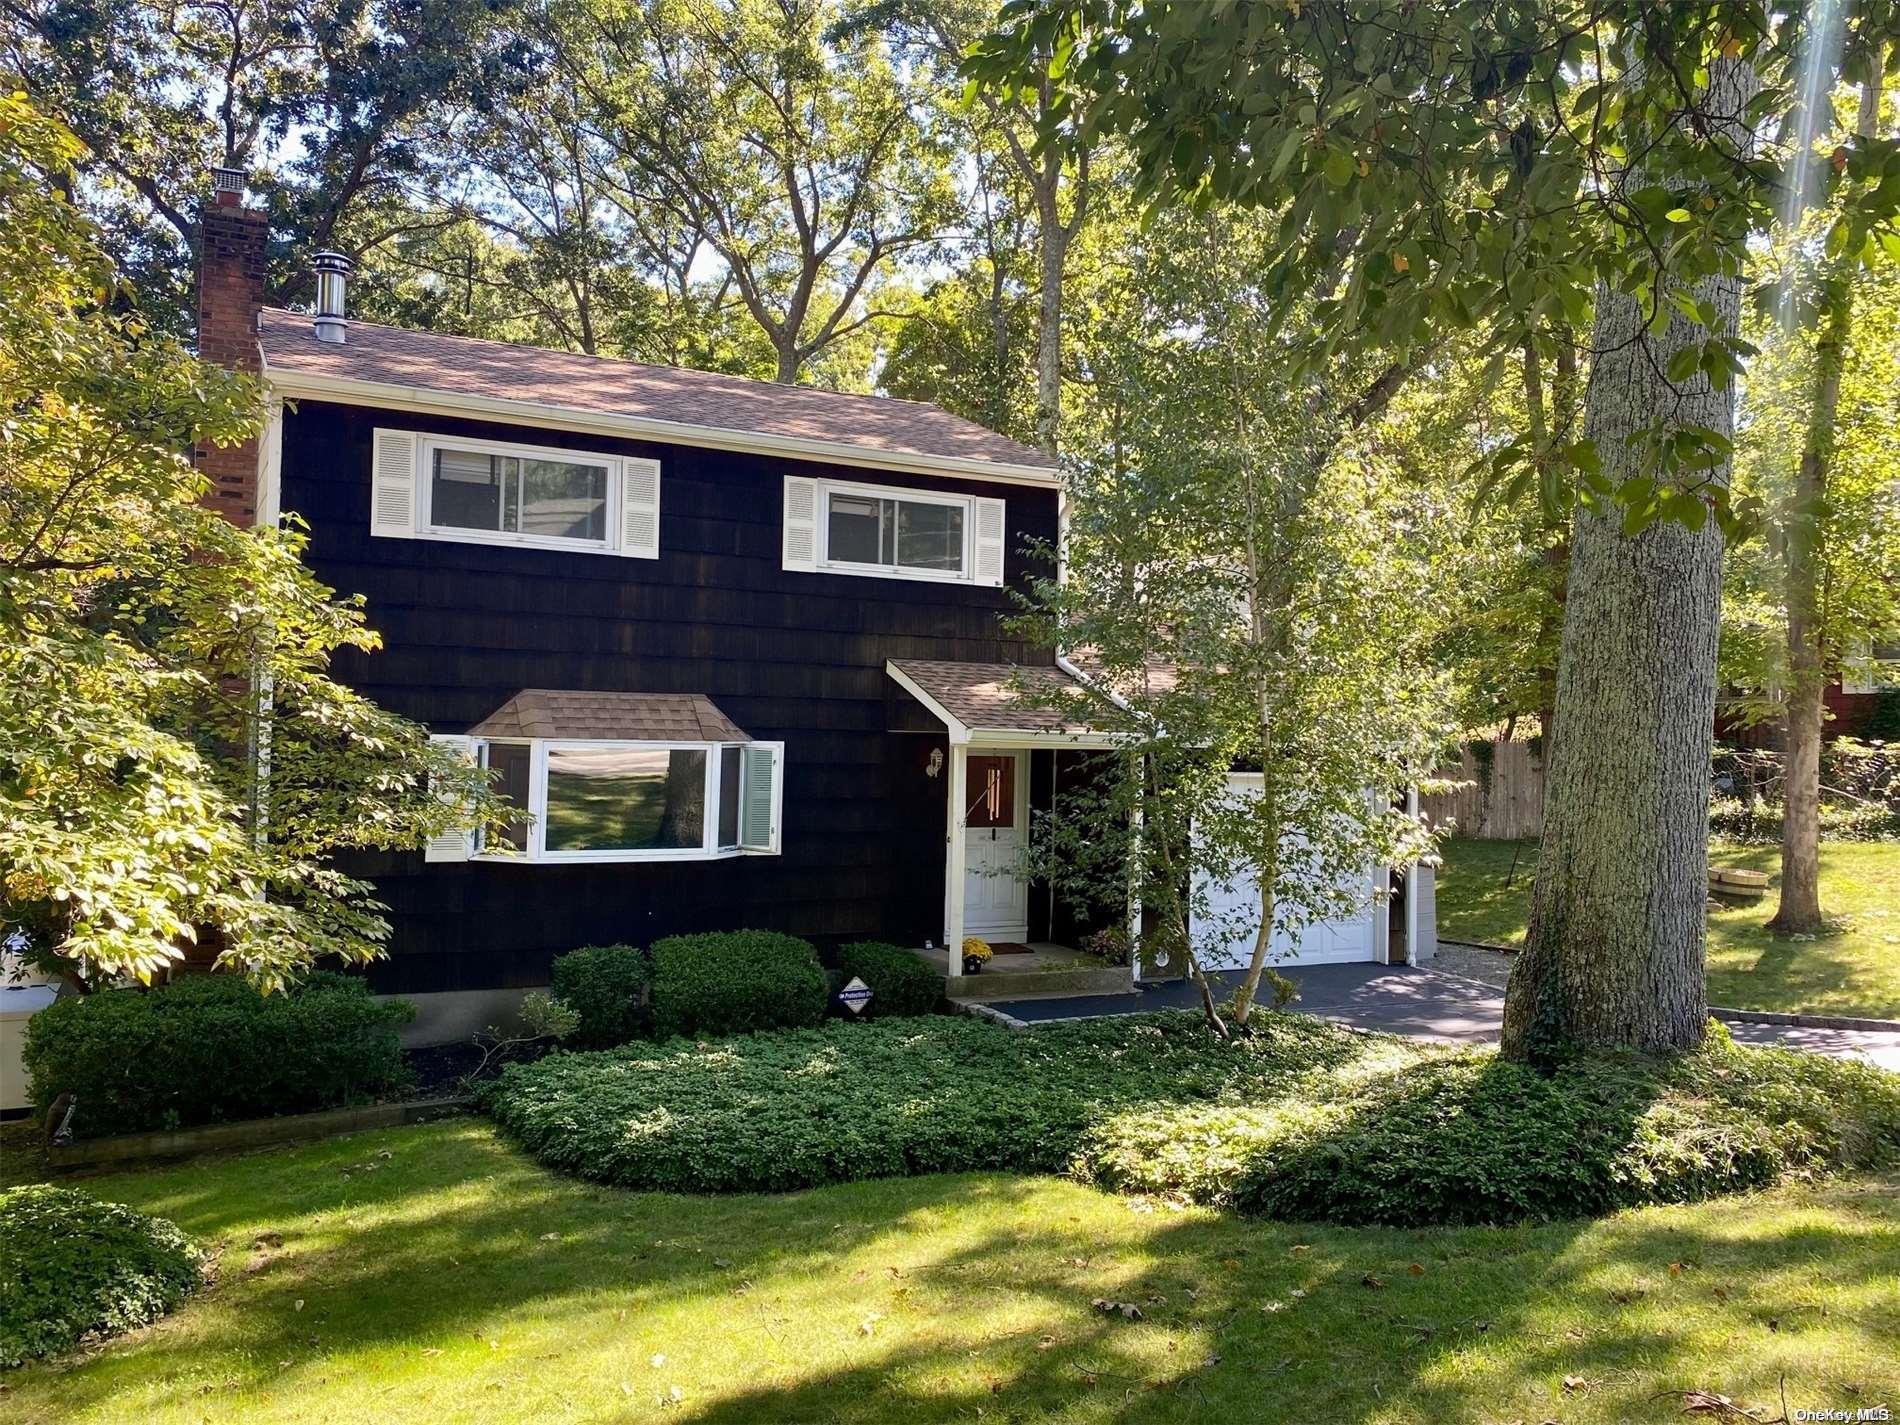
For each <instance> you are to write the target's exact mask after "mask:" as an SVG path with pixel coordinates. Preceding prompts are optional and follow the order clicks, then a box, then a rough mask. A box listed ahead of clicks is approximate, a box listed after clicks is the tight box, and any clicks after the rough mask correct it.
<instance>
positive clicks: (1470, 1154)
mask: <svg viewBox="0 0 1900 1425" xmlns="http://www.w3.org/2000/svg"><path fill="white" fill-rule="evenodd" d="M486 1104H487V1107H488V1109H489V1111H490V1112H491V1113H492V1114H493V1115H494V1117H495V1118H496V1120H497V1121H498V1122H499V1123H500V1124H501V1125H502V1127H503V1128H504V1129H505V1130H506V1131H507V1132H508V1133H509V1134H511V1135H512V1136H513V1137H514V1138H516V1139H517V1140H518V1141H519V1142H520V1143H521V1144H522V1145H523V1146H524V1147H526V1148H527V1149H528V1150H529V1151H530V1152H532V1153H533V1154H534V1155H535V1156H536V1157H537V1158H539V1159H540V1160H541V1161H542V1162H543V1163H545V1164H547V1165H548V1166H550V1167H554V1168H558V1169H560V1170H562V1171H564V1172H569V1173H574V1174H576V1175H578V1176H581V1177H584V1178H589V1179H593V1180H595V1181H599V1182H606V1183H612V1184H615V1185H617V1186H620V1187H628V1188H640V1189H649V1190H669V1191H686V1192H758V1191H785V1190H790V1189H796V1188H806V1187H812V1186H816V1185H819V1184H823V1183H831V1182H843V1181H851V1180H855V1179H862V1178H879V1177H898V1176H905V1175H915V1174H923V1173H935V1172H960V1171H973V1170H986V1171H987V1170H998V1169H1003V1170H1013V1171H1019V1172H1032V1173H1036V1172H1067V1173H1070V1174H1072V1175H1073V1176H1075V1177H1077V1178H1080V1179H1082V1180H1084V1181H1089V1182H1094V1183H1097V1184H1100V1185H1103V1186H1108V1187H1115V1188H1120V1189H1124V1190H1132V1191H1139V1192H1149V1193H1158V1194H1164V1195H1171V1196H1175V1197H1179V1198H1183V1199H1188V1200H1192V1201H1196V1202H1200V1203H1207V1204H1213V1205H1217V1206H1235V1207H1239V1208H1242V1209H1245V1210H1248V1211H1251V1212H1257V1213H1260V1214H1263V1215H1267V1216H1273V1217H1280V1218H1289V1219H1313V1220H1318V1219H1324V1220H1329V1221H1335V1222H1350V1223H1361V1222H1384V1223H1395V1224H1421V1223H1433V1222H1506V1221H1517V1220H1522V1219H1527V1218H1529V1219H1536V1218H1555V1217H1566V1216H1575V1215H1579V1214H1594V1213H1600V1212H1605V1211H1609V1210H1612V1209H1614V1208H1617V1207H1622V1206H1627V1205H1631V1204H1635V1203H1642V1202H1656V1201H1686V1200H1690V1199H1693V1198H1698V1197H1705V1196H1709V1195H1711V1194H1714V1193H1718V1192H1723V1191H1728V1190H1733V1189H1736V1188H1742V1187H1755V1186H1761V1185H1763V1184H1767V1183H1771V1182H1774V1181H1777V1180H1778V1179H1780V1178H1783V1177H1785V1176H1789V1175H1792V1174H1797V1173H1808V1172H1816V1173H1825V1172H1829V1171H1836V1170H1843V1169H1853V1168H1862V1167H1879V1166H1882V1165H1884V1164H1887V1163H1890V1162H1893V1161H1894V1160H1895V1158H1896V1155H1900V1076H1895V1075H1891V1074H1887V1073H1884V1072H1882V1071H1880V1070H1877V1069H1873V1068H1871V1067H1868V1066H1866V1065H1862V1064H1858V1063H1849V1062H1842V1061H1836V1060H1829V1059H1823V1058H1820V1057H1818V1056H1812V1055H1803V1054H1795V1053H1789V1052H1785V1051H1769V1050H1755V1049H1738V1048H1736V1047H1735V1046H1733V1045H1732V1044H1729V1043H1728V1042H1726V1036H1724V1035H1722V1034H1720V1033H1719V1031H1718V1032H1717V1033H1716V1034H1715V1035H1714V1037H1713V1041H1712V1042H1711V1044H1710V1046H1709V1047H1708V1048H1707V1049H1706V1050H1704V1051H1703V1052H1700V1053H1697V1054H1693V1055H1689V1056H1685V1057H1683V1058H1681V1059H1680V1060H1675V1061H1667V1062H1654V1061H1645V1060H1639V1059H1635V1058H1615V1057H1604V1056H1598V1057H1593V1058H1588V1059H1579V1060H1577V1061H1575V1062H1573V1063H1570V1064H1567V1065H1565V1066H1564V1067H1563V1068H1562V1069H1561V1070H1560V1071H1559V1072H1558V1073H1557V1074H1556V1075H1555V1076H1553V1077H1549V1078H1545V1077H1542V1076H1540V1075H1539V1074H1537V1073H1536V1072H1534V1071H1533V1070H1531V1069H1528V1068H1526V1067H1523V1066H1520V1065H1515V1064H1511V1063H1508V1062H1505V1061H1502V1060H1500V1059H1498V1058H1497V1057H1496V1056H1495V1055H1493V1054H1491V1053H1489V1052H1487V1051H1478V1050H1461V1049H1451V1048H1446V1047H1441V1046H1432V1045H1426V1044H1421V1043H1417V1042H1406V1041H1399V1040H1394V1039H1388V1038H1384V1037H1380V1036H1370V1035H1363V1034H1357V1033H1354V1032H1352V1031H1350V1030H1347V1029H1343V1028H1340V1027H1338V1026H1335V1025H1330V1024H1326V1023H1323V1022H1321V1021H1318V1020H1314V1019H1310V1018H1307V1017H1304V1016H1290V1015H1277V1016H1272V1017H1269V1018H1268V1019H1266V1021H1265V1022H1264V1023H1262V1024H1261V1025H1260V1026H1258V1027H1257V1028H1253V1029H1251V1030H1248V1031H1246V1032H1243V1033H1240V1034H1238V1035H1237V1036H1236V1037H1235V1038H1234V1039H1233V1040H1232V1041H1229V1042H1222V1041H1220V1040H1217V1039H1215V1038H1213V1037H1211V1036H1210V1035H1209V1034H1208V1033H1207V1032H1206V1030H1205V1028H1204V1027H1203V1026H1202V1024H1201V1022H1200V1021H1199V1019H1198V1018H1197V1017H1196V1016H1194V1015H1192V1014H1180V1013H1177V1014H1160V1015H1144V1016H1130V1017H1126V1018H1117V1019H1112V1020H1095V1021H1083V1022H1079V1023H1073V1024H1056V1025H1049V1026H1045V1027H1042V1028H1039V1029H1037V1030H1036V1031H1034V1032H1033V1033H1012V1032H1010V1031H1008V1030H1004V1029H1002V1028H999V1027H997V1026H994V1025H990V1024H987V1023H984V1022H981V1021H977V1020H971V1019H961V1018H949V1017H944V1018H937V1019H926V1020H896V1021H886V1022H884V1023H881V1024H870V1025H843V1024H832V1025H828V1026H826V1027H823V1028H819V1029H810V1030H801V1031H790V1032H784V1033H778V1034H769V1035H754V1036H750V1037H746V1038H736V1037H735V1038H732V1039H727V1040H722V1041H718V1042H713V1043H691V1042H685V1041H678V1040H675V1041H672V1042H667V1043H661V1044H654V1045H630V1046H628V1047H626V1048H624V1049H620V1050H616V1051H612V1052H610V1053H604V1054H557V1055H554V1056H552V1057H550V1058H547V1059H544V1060H541V1061H540V1062H538V1063H535V1064H531V1065H521V1066H515V1067H511V1068H509V1069H508V1070H506V1071H505V1072H504V1073H503V1075H502V1077H501V1079H500V1080H499V1082H498V1083H497V1084H496V1085H495V1086H494V1087H493V1088H492V1089H491V1090H490V1091H489V1093H488V1095H487V1098H486Z"/></svg>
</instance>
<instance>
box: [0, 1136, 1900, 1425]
mask: <svg viewBox="0 0 1900 1425" xmlns="http://www.w3.org/2000/svg"><path fill="white" fill-rule="evenodd" d="M84 1186H85V1188H86V1189H87V1190H88V1191H89V1192H92V1193H94V1194H95V1195H97V1196H100V1197H105V1198H113V1199H118V1200H121V1201H125V1202H128V1203H131V1204H132V1205H133V1206H136V1207H138V1208H140V1209H142V1210H144V1211H147V1212H155V1213H159V1214H162V1215H164V1216H166V1217H169V1218H171V1219H173V1220H174V1221H176V1222H177V1223H178V1225H179V1226H180V1227H182V1228H184V1229H185V1230H186V1231H187V1232H188V1233H191V1234H193V1235H194V1236H196V1237H197V1238H199V1239H200V1240H201V1241H202V1242H204V1243H205V1245H207V1246H209V1247H212V1248H215V1249H216V1250H217V1251H218V1252H219V1253H220V1255H221V1274H220V1279H219V1281H218V1282H217V1284H216V1285H215V1286H214V1287H213V1288H212V1289H211V1290H210V1291H209V1292H208V1293H207V1294H206V1295H205V1296H203V1297H201V1298H198V1299H196V1300H194V1301H191V1302H188V1303H187V1304H186V1305H184V1306H183V1307H182V1308H181V1309H180V1310H179V1311H178V1312H177V1313H176V1314H175V1315H174V1316H172V1317H170V1318H168V1319H167V1320H165V1321H164V1322H162V1323H161V1324H160V1325H158V1326H157V1327H155V1328H152V1329H149V1330H146V1331H143V1332H140V1333H135V1334H134V1335H131V1336H128V1337H125V1338H122V1339H120V1340H117V1341H115V1342H112V1343H110V1344H108V1345H107V1346H105V1347H104V1348H103V1349H102V1350H101V1351H100V1352H99V1353H98V1354H96V1355H94V1356H92V1357H91V1358H89V1359H83V1360H72V1359H68V1360H67V1361H65V1362H55V1363H52V1364H45V1365H37V1366H28V1367H25V1368H23V1369H21V1370H19V1371H13V1372H8V1373H7V1374H6V1375H5V1376H3V1377H0V1420H4V1421H8V1422H19V1423H20V1425H56V1422H57V1425H80V1423H81V1422H93V1425H118V1422H123V1421H138V1422H140V1425H201V1422H204V1425H227V1423H228V1422H257V1425H262V1422H269V1425H355V1422H361V1425H460V1423H461V1422H468V1425H477V1423H478V1422H479V1425H516V1422H530V1421H532V1422H550V1421H560V1422H581V1421H586V1422H615V1425H635V1422H646V1421H655V1420H667V1421H680V1422H753V1423H754V1425H800V1422H813V1425H817V1423H818V1422H826V1425H829V1422H846V1425H859V1422H862V1425H884V1422H888V1421H895V1420H905V1421H913V1420H914V1421H922V1422H945V1423H946V1425H948V1422H952V1421H976V1420H993V1421H1036V1422H1062V1425H1097V1422H1099V1425H1111V1422H1113V1425H1121V1423H1122V1422H1137V1421H1139V1422H1149V1421H1153V1422H1181V1425H1187V1422H1203V1421H1255V1420H1259V1421H1276V1420H1296V1419H1298V1420H1304V1419H1315V1420H1351V1421H1360V1422H1373V1425H1399V1422H1421V1425H1422V1422H1427V1421H1473V1422H1504V1421H1512V1420H1550V1419H1557V1420H1561V1421H1563V1422H1564V1425H1609V1422H1614V1421H1625V1420H1637V1421H1649V1420H1655V1421H1663V1420H1672V1419H1685V1418H1694V1419H1704V1418H1706V1419H1711V1420H1713V1419H1717V1418H1723V1419H1733V1418H1738V1417H1735V1416H1732V1415H1718V1414H1697V1415H1694V1416H1685V1415H1684V1414H1683V1413H1682V1411H1683V1406H1684V1401H1685V1394H1684V1393H1685V1392H1688V1391H1692V1390H1700V1391H1708V1392H1713V1393H1718V1394H1721V1395H1725V1396H1728V1397H1730V1398H1732V1399H1733V1400H1734V1402H1735V1404H1736V1405H1737V1406H1740V1407H1755V1408H1757V1409H1759V1410H1760V1411H1761V1412H1762V1413H1761V1415H1760V1416H1759V1417H1758V1418H1769V1417H1772V1416H1777V1415H1779V1414H1780V1412H1781V1402H1782V1398H1783V1397H1782V1391H1783V1389H1784V1388H1785V1390H1786V1400H1787V1404H1788V1406H1789V1408H1790V1409H1791V1410H1793V1409H1801V1408H1817V1407H1828V1406H1831V1407H1836V1408H1852V1407H1855V1406H1872V1405H1876V1404H1881V1403H1886V1404H1889V1405H1890V1404H1892V1403H1893V1402H1895V1401H1896V1400H1900V1351H1896V1349H1895V1339H1894V1334H1893V1332H1894V1325H1893V1304H1894V1302H1895V1300H1896V1293H1900V1275H1896V1272H1897V1271H1900V1181H1896V1180H1892V1179H1880V1180H1867V1181H1862V1182H1859V1183H1854V1184H1835V1185H1832V1186H1827V1187H1822V1188H1814V1187H1800V1188H1795V1187H1791V1188H1785V1189H1779V1190H1776V1191H1774V1192H1770V1193H1765V1194H1761V1195H1758V1196H1744V1197H1736V1198H1732V1199H1725V1200H1724V1201H1723V1202H1722V1203H1721V1204H1720V1205H1719V1206H1715V1207H1712V1206H1702V1207H1663V1208H1645V1209H1641V1210H1637V1211H1631V1212H1626V1213H1621V1214H1618V1215H1616V1216H1613V1217H1610V1218H1606V1219H1604V1220H1601V1221H1598V1222H1593V1223H1563V1224H1555V1225H1545V1226H1536V1227H1528V1226H1526V1227H1513V1228H1502V1229H1500V1228H1436V1229H1430V1230H1412V1231H1406V1230H1395V1229H1386V1228H1377V1229H1361V1230H1354V1229H1348V1228H1326V1227H1313V1226H1300V1225H1291V1226H1288V1225H1278V1224H1272V1223H1263V1222H1258V1221H1251V1220H1245V1219H1241V1218H1238V1217H1234V1216H1230V1215H1224V1214H1221V1213H1218V1212H1213V1211H1209V1210H1206V1209H1202V1208H1180V1209H1177V1208H1174V1207H1171V1206H1169V1205H1167V1204H1164V1203H1158V1202H1156V1201H1154V1200H1151V1199H1142V1198H1134V1199H1130V1198H1123V1197H1115V1196H1110V1195H1107V1194H1104V1193H1100V1192H1097V1191H1094V1190H1092V1189H1090V1188H1086V1187H1082V1186H1078V1185H1076V1184H1073V1183H1068V1182H1062V1181H1058V1180H1054V1179H1050V1178H1019V1177H1005V1176H997V1175H964V1176H949V1177H931V1178H914V1179H903V1180H886V1181H881V1182H868V1183H857V1184H852V1185H848V1186H841V1187H831V1188H824V1189H819V1190H816V1191H811V1192H804V1193H798V1194H793V1195H790V1196H783V1197H770V1198H762V1197H727V1198H695V1197H683V1196H675V1195H663V1194H634V1193H627V1192H622V1191H619V1190H616V1189H612V1188H603V1187H596V1186H590V1185H588V1184H586V1183H582V1182H578V1181H574V1180H572V1179H566V1178H560V1177H555V1176H553V1175H551V1174H549V1173H546V1172H543V1171H542V1170H541V1169H539V1168H537V1167H535V1166H534V1165H533V1164H532V1163H531V1162H529V1161H528V1159H527V1158H525V1157H524V1156H522V1155H519V1154H517V1153H515V1152H514V1151H512V1150H511V1149H509V1148H508V1147H507V1146H506V1145H505V1144H504V1143H503V1142H502V1141H501V1139H500V1138H499V1137H498V1136H497V1134H496V1133H495V1132H494V1131H493V1130H492V1129H491V1128H489V1127H488V1126H487V1125H485V1124H483V1123H481V1122H478V1121H475V1120H468V1119H463V1120H456V1121H452V1122H448V1123H441V1124H432V1125H428V1126H425V1127H418V1128H407V1129H396V1130H391V1131H388V1132H383V1133H375V1134H365V1135H362V1136H359V1137H356V1138H352V1139H341V1140H334V1141H331V1142H327V1143H322V1144H317V1145H313V1146H309V1147H304V1148H297V1149H286V1150H279V1151H274V1152H269V1153H261V1154H255V1155H252V1156H248V1157H242V1158H235V1159H225V1160H222V1161H213V1162H208V1163H202V1164H197V1165H190V1166H184V1167H177V1168H168V1169H163V1170H158V1171H150V1172H144V1173H132V1174H119V1175H114V1176H111V1177H104V1178H96V1179H92V1180H90V1181H88V1182H86V1183H85V1184H84ZM1097 1302H1103V1303H1114V1304H1119V1303H1127V1304H1129V1305H1130V1306H1132V1307H1133V1308H1134V1309H1135V1310H1136V1311H1138V1312H1139V1317H1138V1318H1133V1317H1130V1316H1126V1315H1124V1314H1122V1312H1121V1311H1120V1310H1119V1309H1117V1308H1116V1307H1114V1306H1111V1307H1108V1308H1106V1309H1105V1308H1101V1307H1098V1306H1096V1305H1095V1303H1097Z"/></svg>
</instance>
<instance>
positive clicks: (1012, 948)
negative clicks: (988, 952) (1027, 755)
mask: <svg viewBox="0 0 1900 1425" xmlns="http://www.w3.org/2000/svg"><path fill="white" fill-rule="evenodd" d="M990 949H992V950H994V951H995V952H996V953H997V954H998V955H1033V954H1035V953H1036V952H1035V951H1034V950H1031V949H1030V948H1029V947H1028V946H1027V945H1025V944H1023V943H1022V942H1021V941H1020V940H992V941H991V942H990Z"/></svg>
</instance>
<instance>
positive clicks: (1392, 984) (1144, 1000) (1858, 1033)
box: [990, 964, 1900, 1070]
mask: <svg viewBox="0 0 1900 1425" xmlns="http://www.w3.org/2000/svg"><path fill="white" fill-rule="evenodd" d="M1281 973H1283V974H1284V975H1286V977H1287V978H1288V979H1290V980H1292V981H1293V982H1294V983H1295V984H1296V985H1298V986H1299V988H1300V998H1299V1001H1298V1003H1297V1004H1296V1005H1295V1006H1294V1008H1296V1009H1298V1010H1301V1011H1302V1012H1304V1013H1306V1014H1316V1015H1319V1016H1320V1017H1321V1018H1323V1019H1336V1020H1339V1021H1340V1022H1341V1023H1343V1024H1350V1025H1352V1026H1354V1027H1355V1028H1358V1029H1370V1030H1377V1031H1379V1032H1381V1033H1385V1034H1406V1035H1411V1036H1414V1037H1416V1038H1420V1039H1440V1040H1445V1041H1448V1042H1451V1043H1458V1044H1483V1043H1491V1042H1495V1041H1496V1040H1497V1037H1498V1031H1499V1029H1500V1027H1501V1026H1502V1025H1503V1023H1504V994H1503V992H1502V991H1501V990H1498V989H1495V988H1493V987H1492V986H1490V985H1484V984H1480V983H1478V981H1476V980H1467V979H1464V978H1463V977H1461V976H1458V975H1449V974H1444V973H1442V972H1440V971H1437V970H1432V969H1419V968H1415V967H1413V966H1410V965H1365V964H1361V965H1314V966H1310V967H1307V968H1293V969H1286V970H1283V971H1282V972H1281ZM1210 978H1212V979H1215V980H1219V981H1221V982H1222V984H1223V985H1224V986H1231V985H1233V984H1236V983H1238V982H1239V980H1240V978H1241V977H1240V975H1239V974H1238V973H1237V972H1236V973H1228V974H1222V975H1214V976H1211V977H1210ZM1199 1003H1200V999H1199V997H1198V996H1197V995H1196V993H1195V990H1194V987H1193V986H1192V985H1190V984H1189V983H1188V982H1187V981H1185V980H1174V981H1170V982H1168V983H1166V984H1160V985H1153V986H1149V987H1146V988H1144V989H1142V990H1139V991H1138V992H1136V993H1135V994H1132V995H1085V996H1081V997H1077V998H1072V999H1028V1000H1003V1001H998V1002H996V1003H993V1004H992V1005H991V1006H990V1008H992V1009H996V1010H1000V1011H1002V1012H1003V1013H1004V1014H1007V1015H1009V1016H1010V1017H1011V1018H1013V1019H1016V1020H1020V1021H1022V1022H1023V1023H1025V1024H1035V1023H1038V1022H1045V1023H1046V1022H1048V1021H1050V1020H1057V1019H1091V1018H1095V1017H1097V1016H1099V1015H1108V1014H1141V1013H1145V1012H1147V1011H1149V1010H1156V1009H1193V1008H1196V1007H1197V1006H1198V1005H1199ZM1729 1032H1730V1033H1732V1034H1733V1035H1734V1036H1735V1038H1736V1040H1737V1041H1738V1042H1740V1043H1744V1044H1772V1045H1778V1046H1780V1047H1782V1048H1785V1049H1808V1050H1811V1051H1813V1052H1814V1053H1817V1054H1832V1055H1836V1056H1838V1057H1842V1058H1862V1059H1868V1060H1871V1061H1872V1062H1874V1063H1876V1064H1879V1065H1881V1066H1883V1067H1884V1068H1889V1069H1895V1070H1900V1033H1897V1032H1893V1031H1877V1030H1868V1029H1811V1028H1804V1027H1802V1026H1798V1025H1790V1024H1746V1023H1736V1022H1731V1023H1730V1024H1729Z"/></svg>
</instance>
